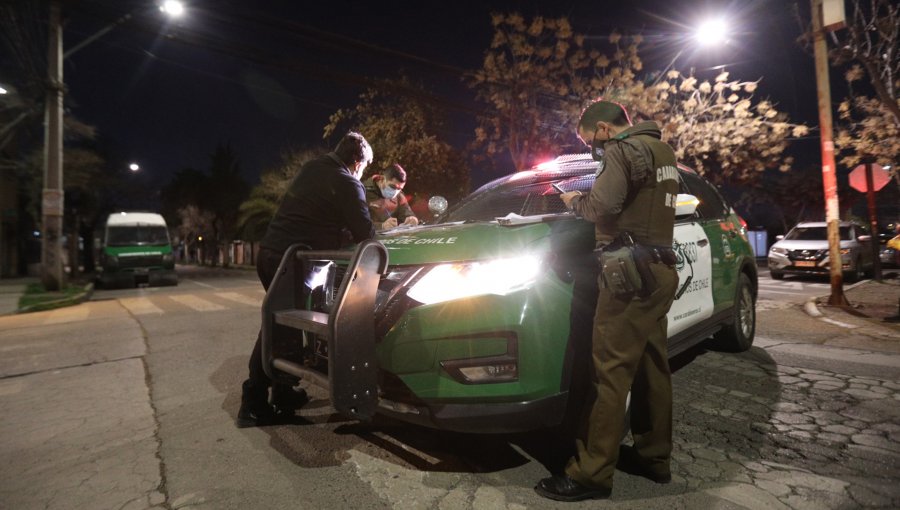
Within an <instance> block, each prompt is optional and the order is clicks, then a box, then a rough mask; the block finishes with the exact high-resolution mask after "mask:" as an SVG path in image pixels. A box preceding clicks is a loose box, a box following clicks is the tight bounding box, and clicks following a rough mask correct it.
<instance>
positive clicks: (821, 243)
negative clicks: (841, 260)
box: [772, 239, 853, 250]
mask: <svg viewBox="0 0 900 510" xmlns="http://www.w3.org/2000/svg"><path fill="white" fill-rule="evenodd" d="M852 243H853V241H841V242H840V247H841V248H849V247H850V246H852ZM772 246H773V247H775V246H777V247H779V248H784V249H785V250H827V249H828V241H827V240H813V241H797V240H792V239H791V240H781V241H778V242H777V243H775V244H773V245H772Z"/></svg>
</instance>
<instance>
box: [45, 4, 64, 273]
mask: <svg viewBox="0 0 900 510" xmlns="http://www.w3.org/2000/svg"><path fill="white" fill-rule="evenodd" d="M60 18H61V13H60V5H59V0H53V1H52V2H50V25H49V27H48V32H49V34H50V36H49V50H48V56H47V57H48V58H47V61H48V67H47V70H48V76H47V78H48V80H49V83H48V89H47V101H46V106H45V108H46V110H45V116H44V190H43V196H42V200H41V210H42V216H43V218H42V222H41V223H42V231H43V235H42V236H41V281H42V282H43V284H44V288H45V289H47V290H59V289H60V288H62V286H63V284H64V283H65V281H64V278H65V274H64V271H63V260H62V223H63V199H64V195H63V93H64V90H63V89H64V84H63V52H62V49H63V41H62V22H61V19H60Z"/></svg>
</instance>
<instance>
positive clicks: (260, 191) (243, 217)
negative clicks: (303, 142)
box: [238, 148, 325, 241]
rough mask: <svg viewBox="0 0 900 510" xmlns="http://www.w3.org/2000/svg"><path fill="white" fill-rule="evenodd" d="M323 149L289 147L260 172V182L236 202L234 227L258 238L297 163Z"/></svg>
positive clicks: (265, 226)
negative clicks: (237, 207) (275, 163)
mask: <svg viewBox="0 0 900 510" xmlns="http://www.w3.org/2000/svg"><path fill="white" fill-rule="evenodd" d="M324 152H325V150H324V149H321V148H307V149H290V150H288V151H286V152H285V153H284V154H282V156H281V163H280V164H279V165H278V166H276V167H275V168H272V169H270V170H268V171H267V172H265V173H263V174H262V176H261V177H260V183H259V184H258V185H256V186H255V187H254V188H253V189H252V190H251V191H250V198H248V199H247V200H245V201H244V202H243V203H241V206H240V216H239V218H238V228H239V231H240V233H241V235H242V236H243V237H244V238H245V239H247V240H249V241H259V240H261V239H262V237H263V236H264V235H265V233H266V228H267V227H268V226H269V222H270V221H272V217H274V216H275V212H276V211H277V210H278V205H279V204H280V203H281V199H282V198H283V197H284V194H285V193H286V192H287V189H288V187H289V186H290V184H291V181H293V180H294V177H295V176H296V175H297V172H299V171H300V167H301V166H303V163H305V162H307V161H309V160H310V159H312V158H314V157H316V156H319V155H320V154H323V153H324Z"/></svg>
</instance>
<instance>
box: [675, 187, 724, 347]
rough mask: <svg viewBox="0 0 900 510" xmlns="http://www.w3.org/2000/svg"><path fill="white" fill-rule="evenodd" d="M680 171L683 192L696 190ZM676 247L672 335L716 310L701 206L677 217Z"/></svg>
mask: <svg viewBox="0 0 900 510" xmlns="http://www.w3.org/2000/svg"><path fill="white" fill-rule="evenodd" d="M680 173H681V175H682V180H681V190H680V191H681V193H691V194H692V192H691V190H690V189H688V188H687V186H686V185H685V179H684V175H686V173H685V172H680ZM697 198H698V199H699V198H700V197H697ZM672 248H673V249H674V250H675V256H676V263H675V269H676V270H678V287H677V290H676V291H675V301H674V302H673V303H672V307H671V308H670V309H669V315H668V335H669V338H672V337H673V336H675V335H677V334H678V333H681V332H683V331H685V330H687V329H688V328H691V327H692V326H695V325H698V324H700V323H701V322H703V321H704V320H706V319H708V318H709V317H710V316H712V313H713V308H714V303H713V296H712V250H711V249H710V240H709V236H708V235H707V233H706V230H705V229H704V227H703V221H702V217H701V216H700V212H699V209H698V210H697V211H696V212H695V213H694V214H693V215H691V216H689V217H685V218H676V222H675V233H674V241H673V243H672Z"/></svg>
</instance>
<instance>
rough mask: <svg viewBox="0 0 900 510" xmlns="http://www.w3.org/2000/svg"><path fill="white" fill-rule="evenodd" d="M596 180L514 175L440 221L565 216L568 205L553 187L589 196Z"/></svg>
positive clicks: (568, 175)
mask: <svg viewBox="0 0 900 510" xmlns="http://www.w3.org/2000/svg"><path fill="white" fill-rule="evenodd" d="M593 180H594V175H593V173H590V174H588V175H584V172H578V173H576V174H575V175H573V173H561V174H548V173H546V172H545V173H542V174H535V173H530V172H521V173H519V174H513V175H512V176H509V177H504V178H502V179H498V180H496V181H493V182H491V183H489V184H486V185H485V186H483V187H481V188H480V189H478V190H477V191H475V192H474V193H472V194H471V195H469V196H468V197H466V198H465V199H464V200H463V201H462V202H461V203H460V204H459V205H458V206H457V207H455V208H453V209H452V210H450V212H449V213H448V214H447V215H446V216H445V217H444V218H442V219H441V220H442V221H444V222H457V221H493V220H495V219H497V218H500V217H503V216H506V215H508V214H510V213H513V214H518V215H519V216H535V215H539V214H560V213H564V212H566V205H565V204H564V203H563V201H562V200H560V198H559V192H558V191H556V190H555V189H553V187H552V186H550V184H551V183H556V184H559V185H561V187H562V189H564V190H565V191H575V190H578V191H581V192H582V193H586V192H587V190H589V189H590V187H591V183H592V182H593Z"/></svg>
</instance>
